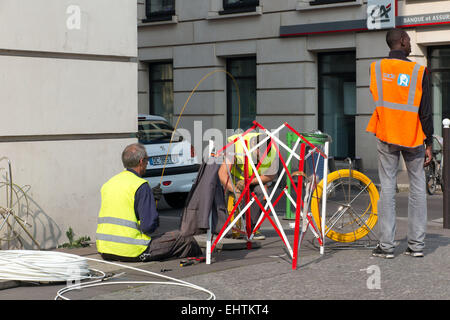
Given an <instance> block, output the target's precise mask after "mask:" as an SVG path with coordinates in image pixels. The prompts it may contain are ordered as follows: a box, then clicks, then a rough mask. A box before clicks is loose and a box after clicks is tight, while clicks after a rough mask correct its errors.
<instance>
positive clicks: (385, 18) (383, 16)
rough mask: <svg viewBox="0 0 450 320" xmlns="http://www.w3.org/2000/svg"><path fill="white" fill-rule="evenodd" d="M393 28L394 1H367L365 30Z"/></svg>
mask: <svg viewBox="0 0 450 320" xmlns="http://www.w3.org/2000/svg"><path fill="white" fill-rule="evenodd" d="M390 28H395V0H368V1H367V29H369V30H376V29H390Z"/></svg>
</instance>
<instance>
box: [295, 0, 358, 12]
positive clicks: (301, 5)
mask: <svg viewBox="0 0 450 320" xmlns="http://www.w3.org/2000/svg"><path fill="white" fill-rule="evenodd" d="M362 4H363V0H357V1H355V2H341V3H329V4H319V5H315V6H311V5H310V4H309V2H305V1H297V7H296V8H295V9H296V10H297V11H307V10H315V9H325V8H336V7H351V6H361V5H362Z"/></svg>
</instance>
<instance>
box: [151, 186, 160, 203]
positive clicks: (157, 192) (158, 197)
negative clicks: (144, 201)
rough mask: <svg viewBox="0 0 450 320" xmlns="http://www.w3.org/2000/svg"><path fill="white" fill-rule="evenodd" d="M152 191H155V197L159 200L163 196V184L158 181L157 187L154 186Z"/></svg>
mask: <svg viewBox="0 0 450 320" xmlns="http://www.w3.org/2000/svg"><path fill="white" fill-rule="evenodd" d="M152 192H153V197H154V198H155V201H159V200H160V199H161V197H162V189H161V184H160V183H158V185H157V186H156V187H153V188H152Z"/></svg>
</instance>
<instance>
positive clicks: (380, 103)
mask: <svg viewBox="0 0 450 320" xmlns="http://www.w3.org/2000/svg"><path fill="white" fill-rule="evenodd" d="M419 70H420V65H419V64H417V63H416V64H415V66H414V69H413V72H412V75H411V80H410V81H409V92H408V102H407V103H406V104H402V103H395V102H389V101H384V100H383V76H382V71H381V60H380V61H377V62H376V63H375V77H376V81H377V93H378V100H377V101H375V107H386V108H390V109H395V110H402V111H409V112H419V109H418V107H416V106H415V105H414V98H415V96H416V86H417V79H418V78H419Z"/></svg>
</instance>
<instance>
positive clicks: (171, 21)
mask: <svg viewBox="0 0 450 320" xmlns="http://www.w3.org/2000/svg"><path fill="white" fill-rule="evenodd" d="M144 21H145V20H143V21H142V22H141V23H138V27H146V26H159V25H163V24H174V23H178V16H177V15H174V16H172V18H171V19H168V20H160V21H146V22H144Z"/></svg>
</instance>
